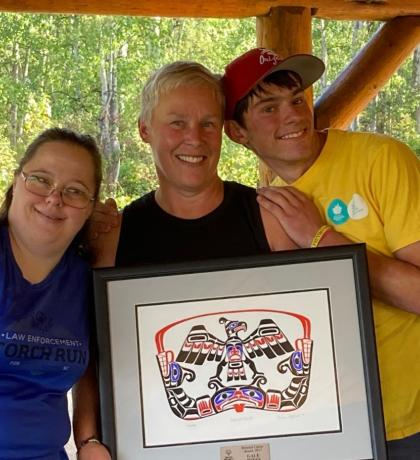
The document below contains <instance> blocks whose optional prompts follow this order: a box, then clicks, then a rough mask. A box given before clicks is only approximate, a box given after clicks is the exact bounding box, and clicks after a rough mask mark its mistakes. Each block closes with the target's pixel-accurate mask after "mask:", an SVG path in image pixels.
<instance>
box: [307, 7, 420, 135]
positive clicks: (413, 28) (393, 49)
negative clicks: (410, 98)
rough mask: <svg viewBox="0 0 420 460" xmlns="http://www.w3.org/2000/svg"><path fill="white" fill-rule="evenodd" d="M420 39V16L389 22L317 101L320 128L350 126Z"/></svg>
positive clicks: (316, 117) (316, 110)
mask: <svg viewBox="0 0 420 460" xmlns="http://www.w3.org/2000/svg"><path fill="white" fill-rule="evenodd" d="M419 42H420V16H413V17H403V18H395V19H393V20H392V21H390V22H388V23H386V24H385V25H384V26H383V27H382V28H381V29H380V30H379V31H378V32H377V33H376V34H375V35H374V36H373V37H372V39H371V40H370V42H369V43H368V44H367V45H366V46H365V48H364V49H363V50H362V51H360V53H359V54H358V55H357V56H356V57H355V58H354V59H353V61H352V62H351V63H350V65H349V66H348V67H347V68H346V69H345V70H344V71H343V72H342V73H341V75H340V76H339V77H338V78H337V79H336V81H335V82H334V83H333V84H332V85H331V86H330V87H329V88H328V89H327V91H326V92H325V93H324V94H323V95H322V97H321V98H320V99H319V100H318V101H317V103H316V106H315V119H316V125H317V128H318V129H324V128H330V127H333V128H343V129H344V128H347V127H348V126H349V125H350V123H351V122H352V120H353V119H354V118H355V117H356V116H357V114H358V113H360V112H361V111H362V110H363V109H364V108H365V107H366V106H367V105H368V103H369V102H370V101H371V100H372V99H373V98H374V97H375V96H376V94H377V93H378V92H379V90H380V89H381V88H382V87H383V86H384V85H385V84H386V83H387V81H388V80H389V79H390V78H391V76H392V74H393V73H394V72H395V71H396V70H397V69H398V67H399V66H400V65H401V64H402V62H404V60H405V59H406V57H407V56H408V55H409V54H410V53H411V52H412V51H413V50H414V48H415V47H416V45H417V44H418V43H419Z"/></svg>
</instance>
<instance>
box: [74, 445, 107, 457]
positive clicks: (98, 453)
mask: <svg viewBox="0 0 420 460" xmlns="http://www.w3.org/2000/svg"><path fill="white" fill-rule="evenodd" d="M77 460H111V455H110V453H109V452H108V449H107V448H106V447H105V446H104V445H103V444H96V443H93V442H92V443H89V444H86V445H85V446H83V447H82V448H81V449H80V450H79V452H78V454H77Z"/></svg>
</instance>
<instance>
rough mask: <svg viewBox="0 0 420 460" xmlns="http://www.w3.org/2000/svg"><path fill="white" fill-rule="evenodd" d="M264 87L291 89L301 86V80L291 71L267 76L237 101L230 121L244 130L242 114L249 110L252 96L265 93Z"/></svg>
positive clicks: (280, 71)
mask: <svg viewBox="0 0 420 460" xmlns="http://www.w3.org/2000/svg"><path fill="white" fill-rule="evenodd" d="M265 85H275V86H279V87H283V88H288V89H293V88H300V87H301V86H302V80H301V78H300V77H299V75H298V74H297V73H296V72H293V71H291V70H279V71H277V72H273V73H270V74H268V75H267V76H266V77H265V78H264V79H263V80H262V81H260V82H259V83H258V84H257V85H256V86H254V88H252V89H251V91H250V92H249V93H248V94H247V95H246V96H244V97H243V98H242V99H240V100H239V101H238V103H237V104H236V106H235V110H234V111H233V115H232V120H235V121H236V122H237V123H238V124H239V125H240V126H242V127H243V128H245V122H244V113H245V112H246V111H247V110H248V108H249V103H250V101H251V99H252V98H253V97H254V96H259V95H260V94H261V93H264V92H265Z"/></svg>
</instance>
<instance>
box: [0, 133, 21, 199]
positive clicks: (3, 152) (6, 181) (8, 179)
mask: <svg viewBox="0 0 420 460" xmlns="http://www.w3.org/2000/svg"><path fill="white" fill-rule="evenodd" d="M0 160H1V161H0V164H1V167H0V196H1V197H3V195H4V192H5V191H6V189H7V188H8V187H9V185H10V184H11V183H12V179H13V171H14V170H15V169H16V167H17V162H16V159H15V153H14V152H13V151H12V150H11V149H10V147H9V142H8V140H7V139H5V138H4V137H3V136H1V135H0ZM0 201H1V202H2V201H3V198H1V199H0Z"/></svg>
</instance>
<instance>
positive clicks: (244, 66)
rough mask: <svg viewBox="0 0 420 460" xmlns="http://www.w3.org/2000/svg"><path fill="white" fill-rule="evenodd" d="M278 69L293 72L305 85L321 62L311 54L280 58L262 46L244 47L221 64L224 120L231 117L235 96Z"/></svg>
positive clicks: (317, 74) (238, 97) (318, 72)
mask: <svg viewBox="0 0 420 460" xmlns="http://www.w3.org/2000/svg"><path fill="white" fill-rule="evenodd" d="M278 70H291V71H293V72H296V73H297V74H298V75H299V76H300V78H301V80H302V88H303V89H306V88H308V86H311V85H312V83H314V82H315V81H316V80H318V78H319V77H320V76H321V75H322V74H323V72H324V70H325V65H324V63H323V62H322V61H321V59H319V58H317V57H315V56H312V55H311V54H294V55H293V56H289V57H287V58H286V59H282V58H281V57H280V56H279V55H278V54H276V53H275V52H274V51H272V50H269V49H266V48H254V49H252V50H250V51H247V52H246V53H244V54H242V55H241V56H239V57H238V58H236V59H235V60H233V61H232V62H231V63H230V64H228V65H227V66H226V67H225V74H224V75H223V77H222V84H223V90H224V93H225V98H226V110H225V117H226V120H230V119H231V118H232V116H233V112H234V110H235V106H236V104H237V103H238V101H239V100H241V99H242V98H243V97H245V96H246V95H247V94H248V93H249V92H250V91H251V90H252V88H254V86H256V85H257V84H258V83H259V82H260V81H261V80H263V79H264V78H265V77H266V76H267V75H269V74H271V73H273V72H277V71H278Z"/></svg>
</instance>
